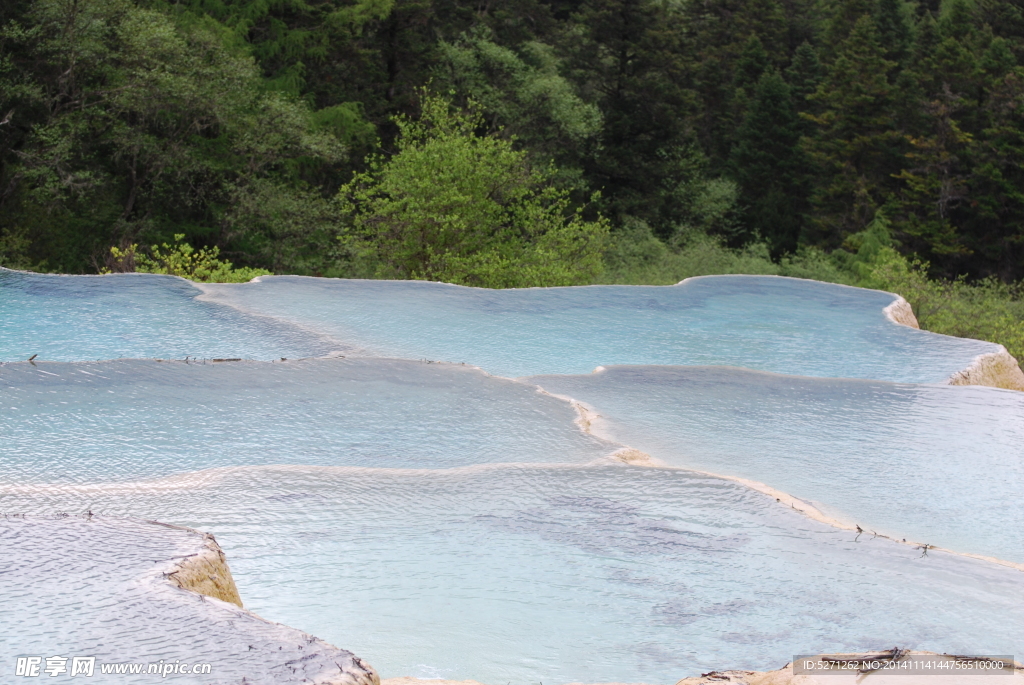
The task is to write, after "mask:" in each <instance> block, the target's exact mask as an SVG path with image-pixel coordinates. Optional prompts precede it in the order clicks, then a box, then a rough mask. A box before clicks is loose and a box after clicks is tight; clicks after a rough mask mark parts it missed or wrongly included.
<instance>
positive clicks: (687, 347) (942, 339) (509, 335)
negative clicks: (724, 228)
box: [203, 276, 997, 383]
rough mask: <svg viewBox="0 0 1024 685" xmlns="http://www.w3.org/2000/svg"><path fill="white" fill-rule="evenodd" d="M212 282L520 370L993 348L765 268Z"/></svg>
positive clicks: (894, 373) (811, 364) (302, 314)
mask: <svg viewBox="0 0 1024 685" xmlns="http://www.w3.org/2000/svg"><path fill="white" fill-rule="evenodd" d="M203 289H204V290H205V291H206V292H207V295H206V296H205V297H204V299H206V300H208V301H211V302H220V303H224V304H228V305H232V306H235V307H238V308H239V309H241V310H243V311H246V312H254V313H258V314H264V315H268V316H273V317H275V318H279V319H281V320H286V321H291V322H294V323H296V324H299V325H302V326H303V327H307V328H310V329H314V330H317V331H322V332H324V333H327V334H329V335H331V336H332V337H334V338H336V339H338V340H343V341H345V342H347V343H350V344H352V345H354V346H356V347H359V348H363V349H364V350H366V351H367V352H369V353H373V354H379V355H382V356H386V357H406V358H413V359H421V358H426V359H435V360H442V361H452V362H466V363H469V364H476V365H477V366H481V367H483V368H484V369H485V370H486V371H488V372H490V373H493V374H496V375H500V376H513V377H514V376H526V375H533V374H547V373H560V374H577V373H589V372H590V371H592V370H593V369H594V367H596V366H598V365H604V366H607V365H610V364H679V365H728V366H742V367H745V368H750V369H758V370H761V371H774V372H776V373H789V374H799V375H803V376H826V377H836V378H877V379H884V380H891V381H899V382H908V383H939V382H943V381H944V380H945V379H946V378H948V377H949V376H950V375H951V374H953V373H954V372H956V371H959V370H960V369H962V368H964V367H966V366H967V365H968V364H969V363H970V362H971V360H972V359H973V358H974V357H975V356H977V355H979V354H984V353H988V352H993V351H995V350H996V349H997V346H995V345H992V344H991V343H986V342H980V341H977V340H965V339H962V338H951V337H948V336H940V335H935V334H933V333H927V332H924V331H918V330H914V329H910V328H907V327H905V326H899V325H894V324H893V323H892V322H890V321H889V320H888V319H886V317H885V315H884V314H883V312H882V309H883V308H884V307H886V306H887V305H888V304H889V303H891V302H892V301H893V299H894V298H893V296H892V295H890V294H888V293H883V292H878V291H874V290H863V289H858V288H849V287H845V286H838V285H832V284H828V283H818V282H815V281H802V280H796V279H790V278H776V277H770V276H714V277H706V278H697V279H691V280H689V281H686V282H684V283H683V284H682V285H677V286H650V287H647V286H589V287H582V288H531V289H526V290H485V289H479V288H463V287H459V286H453V285H446V284H443V283H424V282H414V281H344V280H332V279H318V278H302V277H297V276H275V277H264V278H261V279H260V280H259V282H256V283H245V284H238V285H227V284H222V285H204V286H203Z"/></svg>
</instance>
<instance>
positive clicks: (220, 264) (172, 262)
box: [101, 233, 271, 283]
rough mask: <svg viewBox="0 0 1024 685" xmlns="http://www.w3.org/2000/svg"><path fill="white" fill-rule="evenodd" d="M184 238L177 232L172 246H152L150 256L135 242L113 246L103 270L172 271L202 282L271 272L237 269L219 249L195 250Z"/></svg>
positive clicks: (242, 280)
mask: <svg viewBox="0 0 1024 685" xmlns="http://www.w3.org/2000/svg"><path fill="white" fill-rule="evenodd" d="M184 241H185V234H184V233H178V234H175V236H174V244H173V245H168V244H167V243H164V244H163V245H153V246H151V247H150V254H149V255H147V254H145V253H141V252H139V251H138V245H135V244H132V245H129V246H128V247H126V248H124V249H121V248H118V247H111V248H110V263H109V265H108V267H107V268H105V269H103V270H102V271H101V273H111V272H115V271H117V272H126V271H137V272H139V273H147V274H169V275H171V276H181V277H182V278H187V279H188V280H190V281H199V282H201V283H245V282H247V281H251V280H252V279H254V278H256V277H257V276H267V275H269V274H270V273H271V272H269V271H267V270H266V269H253V268H250V267H239V268H235V267H234V266H232V264H231V262H229V261H225V260H223V259H220V258H219V257H220V249H219V248H217V247H212V248H209V249H206V248H202V249H199V250H196V249H195V248H194V247H192V246H191V245H189V244H188V243H186V242H184Z"/></svg>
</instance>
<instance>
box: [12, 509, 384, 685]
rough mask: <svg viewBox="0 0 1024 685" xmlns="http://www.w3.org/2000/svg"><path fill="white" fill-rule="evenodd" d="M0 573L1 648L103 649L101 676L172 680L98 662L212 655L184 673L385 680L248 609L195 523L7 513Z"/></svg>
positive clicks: (208, 683) (244, 679)
mask: <svg viewBox="0 0 1024 685" xmlns="http://www.w3.org/2000/svg"><path fill="white" fill-rule="evenodd" d="M0 577H2V578H3V582H2V583H0V606H3V611H0V654H3V655H5V657H6V656H32V655H36V656H42V657H50V656H53V655H55V654H56V655H60V656H64V657H73V656H94V657H96V669H95V677H94V679H93V680H94V681H95V682H97V683H122V682H128V681H129V680H130V681H131V682H133V683H135V682H138V683H150V682H153V683H156V682H168V681H167V680H164V679H163V678H162V677H161V676H159V675H149V676H148V677H147V675H140V676H132V677H129V678H126V677H124V676H121V677H120V678H118V677H117V676H111V675H102V674H101V673H100V665H101V664H121V663H135V664H139V663H142V664H147V665H148V664H154V663H157V662H161V661H162V662H163V663H165V664H173V663H177V662H180V663H183V664H196V663H208V664H210V666H211V670H210V672H209V674H208V675H199V676H195V677H193V676H191V675H181V674H174V676H173V677H170V679H171V680H173V681H174V682H175V683H179V684H184V683H188V684H189V685H192V684H195V685H229V684H230V685H240V684H241V683H245V684H246V685H262V684H265V685H291V684H293V683H294V684H295V685H298V684H299V683H305V684H306V685H379V683H380V679H379V677H378V676H377V673H376V671H374V669H373V668H372V667H371V666H370V665H368V664H367V663H365V662H364V661H362V660H361V659H360V658H359V657H357V656H355V655H354V654H352V653H351V652H348V651H346V650H344V649H340V648H338V647H335V646H334V645H331V644H328V643H326V642H324V641H322V640H319V639H318V638H315V637H313V636H312V635H308V634H306V633H303V632H302V631H299V630H296V629H294V628H289V627H287V626H284V625H281V624H279V623H273V622H271V621H267V620H265V619H263V618H261V617H259V616H257V615H256V614H253V613H252V612H249V611H246V610H245V609H243V608H242V606H241V600H240V598H239V595H238V590H237V588H236V587H235V583H234V580H233V579H232V577H231V571H230V569H229V568H228V565H227V561H226V559H225V557H224V553H223V551H222V550H221V548H220V546H219V545H218V544H217V541H216V540H215V539H214V538H213V536H212V535H209V534H206V533H201V532H199V531H196V530H193V529H191V528H183V527H179V526H171V525H168V524H163V523H157V522H154V521H143V520H139V519H125V518H114V517H106V516H104V517H100V516H92V515H89V514H86V515H85V516H64V515H60V516H56V517H46V518H43V517H24V516H17V515H11V514H0ZM12 664H13V661H12ZM12 664H0V673H4V672H6V669H7V667H8V666H9V665H12ZM143 673H145V671H144V672H143ZM55 682H57V681H55ZM60 682H63V680H61V681H60ZM69 682H76V681H75V680H73V679H72V680H71V681H69Z"/></svg>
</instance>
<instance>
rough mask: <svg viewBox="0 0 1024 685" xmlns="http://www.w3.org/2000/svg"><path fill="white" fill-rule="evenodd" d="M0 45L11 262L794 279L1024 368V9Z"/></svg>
mask: <svg viewBox="0 0 1024 685" xmlns="http://www.w3.org/2000/svg"><path fill="white" fill-rule="evenodd" d="M0 27H2V28H0V164H2V167H0V265H3V266H9V267H14V268H27V269H34V270H40V271H60V272H66V273H96V272H107V271H130V270H147V271H164V272H171V273H182V274H183V275H191V276H193V277H199V278H213V279H218V280H223V279H225V278H231V277H232V276H235V277H238V278H247V277H249V276H251V275H254V274H258V273H266V272H267V271H270V272H276V273H297V274H311V275H325V276H352V277H393V278H431V279H438V280H446V281H450V282H456V283H465V284H468V285H482V286H488V287H510V286H524V285H558V284H575V283H593V282H623V283H627V282H630V283H643V282H647V283H668V282H673V281H675V280H679V278H682V277H685V276H689V275H696V274H699V273H739V272H746V273H777V274H783V275H794V276H806V277H812V278H819V279H822V280H831V281H837V282H844V283H852V284H858V285H868V286H874V287H886V288H888V289H899V290H900V291H901V292H903V293H904V294H906V295H907V296H908V297H910V298H911V300H912V302H913V303H914V304H915V308H916V309H917V310H918V313H919V316H921V318H922V323H923V324H925V325H929V323H928V322H929V318H930V320H931V322H932V323H931V327H933V328H935V329H937V330H944V331H947V332H952V333H957V334H971V335H974V336H978V337H987V338H989V339H995V340H997V341H999V342H1003V343H1004V344H1007V345H1008V346H1009V347H1011V350H1013V349H1017V350H1018V353H1020V351H1022V350H1024V323H1022V311H1024V309H1022V307H1024V305H1022V303H1021V297H1020V290H1019V288H1018V286H1017V285H1014V284H1015V283H1017V282H1019V281H1020V280H1021V279H1022V278H1024V166H1022V164H1021V163H1022V161H1024V66H1022V65H1024V2H1021V1H1020V0H942V1H941V2H940V1H939V0H921V1H916V0H743V1H741V0H660V1H654V0H550V1H544V0H506V1H505V2H495V1H494V0H477V1H475V2H463V1H462V0H355V1H354V2H353V1H352V0H8V1H7V2H4V3H3V4H2V6H0ZM979 311H984V312H986V314H985V316H984V317H981V318H984V319H985V322H987V323H984V326H987V328H984V326H983V329H984V330H979V329H978V328H977V326H978V325H979V324H978V321H979V320H980V319H979V315H978V314H977V312H979ZM993 312H995V313H993ZM943 317H945V318H943ZM943 321H945V323H943ZM965 326H966V328H965ZM958 327H959V328H958ZM1018 338H1019V341H1018Z"/></svg>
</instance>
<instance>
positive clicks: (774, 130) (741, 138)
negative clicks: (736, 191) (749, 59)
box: [729, 71, 806, 256]
mask: <svg viewBox="0 0 1024 685" xmlns="http://www.w3.org/2000/svg"><path fill="white" fill-rule="evenodd" d="M799 140H800V122H799V119H798V117H797V114H796V112H795V111H794V110H793V105H792V93H791V91H790V87H789V85H787V84H786V82H785V81H784V80H783V79H782V77H781V76H780V75H779V74H778V72H775V71H770V72H767V73H765V74H764V75H762V76H761V78H760V80H759V81H758V83H757V89H756V93H755V95H754V98H753V101H752V102H751V105H750V109H749V111H748V113H747V116H746V118H745V119H744V121H743V124H742V126H740V129H739V131H738V133H737V136H736V145H735V146H734V147H733V151H732V155H731V156H730V159H729V167H730V174H731V175H732V177H733V178H734V179H735V180H736V182H737V183H738V184H739V186H740V202H741V203H742V205H743V208H744V214H745V219H746V222H745V223H746V226H747V227H748V229H749V230H750V231H752V232H753V233H755V234H757V235H760V236H762V237H764V238H765V239H766V240H768V243H769V245H770V246H771V249H772V252H773V254H774V255H775V256H779V255H781V254H782V253H785V252H795V251H796V249H797V245H798V242H799V239H800V233H801V228H802V224H803V214H804V212H805V211H806V207H805V198H806V189H805V183H804V173H805V171H804V168H805V159H804V156H803V154H802V152H801V150H800V147H799Z"/></svg>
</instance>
